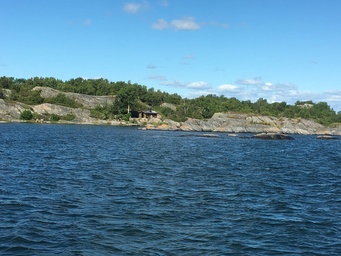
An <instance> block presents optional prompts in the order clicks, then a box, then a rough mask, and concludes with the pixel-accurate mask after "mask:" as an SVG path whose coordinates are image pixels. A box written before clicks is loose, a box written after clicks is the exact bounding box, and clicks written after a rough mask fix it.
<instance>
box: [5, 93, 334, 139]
mask: <svg viewBox="0 0 341 256" xmlns="http://www.w3.org/2000/svg"><path fill="white" fill-rule="evenodd" d="M35 89H36V90H39V91H41V96H44V98H48V97H52V96H53V95H56V93H57V92H58V91H56V90H53V89H50V88H44V87H37V88H35ZM68 96H69V97H72V98H73V99H75V100H76V101H77V102H79V103H80V104H81V105H82V107H81V108H70V107H64V106H60V105H55V104H50V103H43V104H39V105H33V106H31V105H26V104H23V103H20V102H13V101H7V100H4V99H0V122H22V120H20V114H21V113H22V112H23V111H24V110H26V109H29V110H30V111H32V112H33V113H36V114H38V115H44V114H48V115H52V114H55V115H59V116H67V115H73V116H74V119H73V120H72V121H65V120H60V121H58V123H67V124H97V125H117V126H141V127H144V128H143V129H145V130H166V131H193V132H224V133H230V134H233V133H273V134H303V135H331V136H340V135H341V123H338V124H335V125H333V126H330V127H326V126H323V125H321V124H319V123H317V122H315V121H312V120H307V119H302V118H297V119H291V118H284V117H283V118H277V117H271V116H259V115H252V114H240V113H215V114H214V115H213V116H212V117H211V118H210V119H207V120H198V119H191V118H189V119H188V120H187V121H185V122H175V121H173V120H170V119H161V118H149V119H146V118H131V119H130V120H129V121H123V120H101V119H97V118H94V117H92V116H91V114H90V113H91V109H92V108H94V107H95V106H97V105H100V106H104V105H105V104H112V102H113V97H109V96H108V97H106V96H89V95H82V94H77V93H68ZM31 122H38V123H41V122H44V123H49V122H50V121H44V120H33V121H31Z"/></svg>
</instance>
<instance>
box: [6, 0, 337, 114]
mask: <svg viewBox="0 0 341 256" xmlns="http://www.w3.org/2000/svg"><path fill="white" fill-rule="evenodd" d="M340 10H341V1H339V0H325V1H321V0H309V1H307V0H233V1H232V0H212V1H209V0H136V1H123V0H0V35H1V37H0V49H1V55H0V76H12V77H15V78H30V77H35V76H38V77H55V78H58V79H62V80H68V79H70V78H77V77H83V78H92V79H93V78H106V79H108V80H109V81H129V80H130V81H131V82H132V83H138V84H141V85H146V86H147V87H148V88H150V87H153V88H154V89H160V90H161V91H166V92H169V93H178V94H180V95H181V96H183V97H189V98H193V97H197V96H200V95H206V94H216V95H225V96H226V97H236V98H238V99H240V100H247V99H250V100H251V101H255V100H257V99H258V98H265V99H267V100H268V102H275V101H286V102H288V103H290V104H293V103H294V102H295V101H297V100H313V101H314V102H319V101H326V102H327V103H328V104H329V105H330V106H332V107H333V108H334V110H336V111H341V85H340V76H341V65H340V62H341V49H340V48H341V15H340Z"/></svg>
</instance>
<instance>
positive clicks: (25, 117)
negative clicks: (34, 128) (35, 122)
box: [20, 109, 33, 120]
mask: <svg viewBox="0 0 341 256" xmlns="http://www.w3.org/2000/svg"><path fill="white" fill-rule="evenodd" d="M32 118H33V114H32V112H31V111H30V110H28V109H25V110H24V111H23V112H21V114H20V119H22V120H31V119H32Z"/></svg>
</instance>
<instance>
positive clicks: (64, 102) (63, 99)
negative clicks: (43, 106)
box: [45, 93, 82, 108]
mask: <svg viewBox="0 0 341 256" xmlns="http://www.w3.org/2000/svg"><path fill="white" fill-rule="evenodd" d="M45 102H46V103H51V104H56V105H61V106H65V107H69V108H80V107H82V105H81V104H80V103H78V102H77V101H76V100H75V99H72V98H69V97H67V96H66V95H65V94H63V93H58V94H57V96H56V97H52V98H49V99H45Z"/></svg>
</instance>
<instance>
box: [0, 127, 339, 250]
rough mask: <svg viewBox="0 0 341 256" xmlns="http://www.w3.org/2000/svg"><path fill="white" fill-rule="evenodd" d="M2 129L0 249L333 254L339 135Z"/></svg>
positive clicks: (335, 247) (336, 237) (336, 228)
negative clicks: (266, 137) (263, 137)
mask: <svg viewBox="0 0 341 256" xmlns="http://www.w3.org/2000/svg"><path fill="white" fill-rule="evenodd" d="M0 134H1V138H2V140H3V143H2V144H1V145H0V152H1V153H2V155H1V159H0V180H1V181H2V186H1V188H0V254H1V255H340V248H341V240H340V234H341V210H340V209H341V207H340V205H341V201H340V198H341V187H340V185H339V184H340V181H341V172H340V166H341V153H340V151H339V150H338V149H339V148H340V141H319V140H316V139H315V138H314V137H313V136H296V137H295V138H296V140H293V141H257V140H242V139H239V138H236V137H228V136H226V135H225V134H219V137H217V138H205V137H196V136H183V135H184V133H182V132H158V131H140V130H137V129H135V128H118V127H110V126H72V125H70V126H68V125H28V124H1V125H0ZM186 135H188V133H186Z"/></svg>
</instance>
